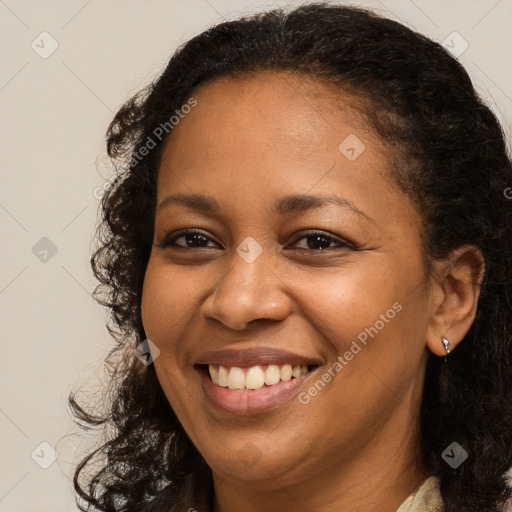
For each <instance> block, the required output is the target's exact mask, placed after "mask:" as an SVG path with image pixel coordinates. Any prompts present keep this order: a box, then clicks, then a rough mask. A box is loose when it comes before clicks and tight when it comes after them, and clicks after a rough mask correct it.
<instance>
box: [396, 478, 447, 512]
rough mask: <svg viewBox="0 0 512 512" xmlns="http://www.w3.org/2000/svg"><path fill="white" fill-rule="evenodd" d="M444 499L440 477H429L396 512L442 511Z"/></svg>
mask: <svg viewBox="0 0 512 512" xmlns="http://www.w3.org/2000/svg"><path fill="white" fill-rule="evenodd" d="M442 510H443V500H442V498H441V492H440V491H439V478H437V477H435V476H431V477H429V478H427V479H426V480H425V481H424V482H423V484H421V486H420V487H419V489H418V490H417V491H416V492H414V493H412V494H411V495H410V496H409V497H408V498H407V499H406V500H405V501H404V502H403V503H402V504H401V505H400V507H399V509H398V510H397V511H396V512H442Z"/></svg>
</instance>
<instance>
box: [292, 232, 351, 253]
mask: <svg viewBox="0 0 512 512" xmlns="http://www.w3.org/2000/svg"><path fill="white" fill-rule="evenodd" d="M299 240H308V242H306V244H307V246H308V248H309V249H312V250H316V251H323V250H325V249H334V248H335V247H329V246H330V244H331V243H332V242H335V243H336V244H338V245H337V247H344V248H347V247H350V246H349V244H347V243H346V242H344V241H343V240H339V239H337V238H334V237H333V236H331V235H327V234H326V233H321V232H319V233H317V232H314V233H308V234H307V235H305V236H302V237H301V238H299V239H298V240H296V241H295V243H297V242H298V241H299ZM315 246H321V247H315ZM300 250H302V249H300Z"/></svg>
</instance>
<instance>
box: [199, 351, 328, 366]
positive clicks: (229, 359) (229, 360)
mask: <svg viewBox="0 0 512 512" xmlns="http://www.w3.org/2000/svg"><path fill="white" fill-rule="evenodd" d="M195 364H221V365H223V366H246V367H250V366H256V365H260V364H277V365H282V364H291V365H292V366H294V365H308V366H309V365H321V364H322V361H321V360H320V359H319V358H318V357H309V356H303V355H300V354H296V353H294V352H288V351H286V350H278V349H275V348H267V347H255V348H245V349H233V348H226V349H223V350H210V351H208V352H203V353H202V354H200V355H199V356H198V357H197V359H196V362H195Z"/></svg>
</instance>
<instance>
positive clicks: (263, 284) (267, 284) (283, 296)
mask: <svg viewBox="0 0 512 512" xmlns="http://www.w3.org/2000/svg"><path fill="white" fill-rule="evenodd" d="M271 260H272V258H271V255H270V254H269V252H268V250H264V251H263V252H262V253H261V254H260V255H259V256H258V257H257V258H256V259H255V260H254V261H251V262H248V261H246V260H244V258H242V257H241V256H240V255H239V254H238V253H237V252H236V251H233V256H232V257H231V258H230V259H229V260H226V267H228V268H227V269H223V270H222V271H221V272H222V275H221V276H220V278H219V280H218V281H217V283H216V286H215V289H214V291H213V293H212V294H211V295H210V296H209V297H208V298H207V299H206V300H205V302H204V303H203V307H202V315H203V318H204V319H205V320H206V321H207V322H212V321H214V322H215V321H217V322H220V323H221V324H223V325H224V326H225V327H228V328H229V329H233V330H239V331H241V330H244V329H248V328H250V327H254V324H256V323H260V322H263V321H265V320H266V321H282V320H284V319H286V318H287V317H288V316H289V315H290V312H291V310H292V301H291V298H290V295H289V293H288V286H287V285H286V283H285V281H284V279H283V276H280V275H279V274H278V271H277V269H276V268H272V267H275V265H274V266H273V265H272V262H271ZM249 324H252V325H251V326H250V325H249Z"/></svg>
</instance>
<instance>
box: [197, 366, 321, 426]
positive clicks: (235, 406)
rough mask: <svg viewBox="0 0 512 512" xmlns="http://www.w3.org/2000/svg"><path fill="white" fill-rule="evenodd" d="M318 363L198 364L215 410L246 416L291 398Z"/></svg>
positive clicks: (207, 398)
mask: <svg viewBox="0 0 512 512" xmlns="http://www.w3.org/2000/svg"><path fill="white" fill-rule="evenodd" d="M319 368H320V367H319V366H318V365H293V366H292V365H291V364H283V365H274V364H269V365H255V366H251V367H248V368H247V367H246V368H242V367H238V366H231V367H228V366H224V365H217V364H209V365H199V366H198V367H196V370H197V371H198V374H199V378H200V383H201V388H202V390H203V393H204V396H205V398H206V401H207V403H208V405H209V406H210V407H212V406H213V409H214V411H215V413H219V412H221V413H224V414H225V413H228V414H229V415H235V416H247V415H253V414H259V413H263V412H267V411H270V410H273V409H276V408H277V407H279V406H281V405H283V404H284V403H285V402H288V401H290V400H292V399H293V397H294V396H295V395H298V394H299V393H300V390H301V388H302V387H303V386H305V382H306V380H309V378H310V377H311V376H312V375H313V374H315V373H316V372H317V370H318V369H319Z"/></svg>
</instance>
